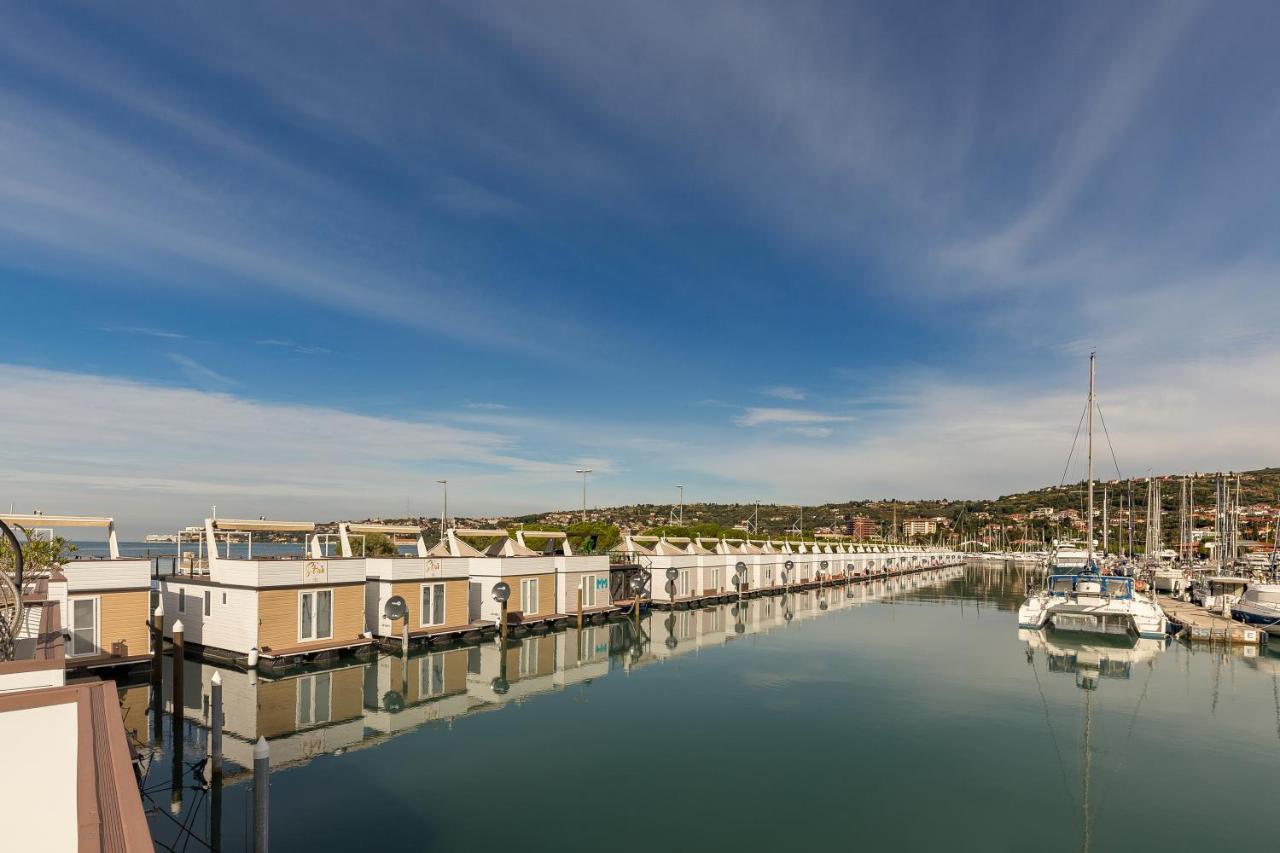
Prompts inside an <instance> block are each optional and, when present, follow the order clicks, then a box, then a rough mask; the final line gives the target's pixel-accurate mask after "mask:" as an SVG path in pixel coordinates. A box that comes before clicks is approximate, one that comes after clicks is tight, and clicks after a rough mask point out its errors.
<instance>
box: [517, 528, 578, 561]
mask: <svg viewBox="0 0 1280 853" xmlns="http://www.w3.org/2000/svg"><path fill="white" fill-rule="evenodd" d="M526 539H542V540H544V543H543V546H542V550H541V551H538V552H537V554H538V556H540V557H552V556H560V555H563V556H565V557H572V556H573V548H572V547H570V545H569V534H567V533H565V532H564V531H563V530H517V531H516V542H517V543H518V544H520V545H522V546H525V547H528V544H529V543H527V542H526V541H525V540H526Z"/></svg>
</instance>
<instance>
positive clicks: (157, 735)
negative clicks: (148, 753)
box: [151, 600, 164, 746]
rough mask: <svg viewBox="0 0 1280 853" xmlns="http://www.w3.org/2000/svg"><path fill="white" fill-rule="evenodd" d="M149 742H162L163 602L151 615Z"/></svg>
mask: <svg viewBox="0 0 1280 853" xmlns="http://www.w3.org/2000/svg"><path fill="white" fill-rule="evenodd" d="M151 637H152V649H151V740H152V743H154V744H155V745H156V746H159V745H160V743H161V741H163V740H164V601H163V600H161V602H160V604H159V605H158V606H157V607H156V609H155V612H154V613H152V614H151Z"/></svg>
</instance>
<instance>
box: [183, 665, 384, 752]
mask: <svg viewBox="0 0 1280 853" xmlns="http://www.w3.org/2000/svg"><path fill="white" fill-rule="evenodd" d="M214 673H219V674H220V675H221V677H222V714H223V717H222V719H223V733H224V736H223V741H222V751H223V754H224V755H225V756H226V757H227V758H228V759H230V760H231V761H234V762H235V763H236V764H238V765H240V767H242V768H245V769H249V768H252V767H253V745H254V743H256V742H257V740H258V738H259V737H265V738H266V739H267V740H268V741H270V742H271V766H272V768H273V769H278V768H281V767H288V766H290V765H294V764H300V763H304V762H306V761H309V760H311V759H312V758H315V757H316V756H318V755H326V754H331V753H334V752H340V751H342V750H344V749H347V748H350V747H351V746H354V745H355V744H358V743H359V742H360V741H361V740H362V739H363V738H364V702H363V700H364V667H363V666H361V665H354V666H342V667H334V668H329V669H320V670H317V671H314V672H306V673H302V674H297V675H290V676H287V677H284V678H259V677H258V674H257V673H256V672H254V671H248V672H243V671H241V670H238V669H224V668H220V667H217V666H213V665H211V664H208V663H203V662H200V661H195V660H187V661H184V666H183V697H182V706H183V707H182V712H183V715H184V716H185V717H186V718H187V719H189V720H191V721H193V722H195V723H198V724H200V725H203V726H206V727H207V726H208V725H209V723H210V708H211V703H212V684H211V682H212V679H213V675H214Z"/></svg>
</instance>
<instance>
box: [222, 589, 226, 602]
mask: <svg viewBox="0 0 1280 853" xmlns="http://www.w3.org/2000/svg"><path fill="white" fill-rule="evenodd" d="M222 603H223V604H226V603H227V594H226V593H225V592H224V593H223V594H222Z"/></svg>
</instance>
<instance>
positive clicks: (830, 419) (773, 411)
mask: <svg viewBox="0 0 1280 853" xmlns="http://www.w3.org/2000/svg"><path fill="white" fill-rule="evenodd" d="M851 420H853V418H852V417H850V416H848V415H833V414H828V413H826V412H818V411H814V410H813V409H787V408H769V407H754V408H748V409H745V410H743V412H742V414H740V415H737V416H736V417H734V419H733V422H734V423H736V424H737V425H738V426H744V427H758V426H776V425H784V426H795V425H798V424H800V425H804V424H830V423H843V422H846V421H851Z"/></svg>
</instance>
